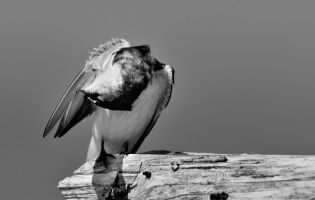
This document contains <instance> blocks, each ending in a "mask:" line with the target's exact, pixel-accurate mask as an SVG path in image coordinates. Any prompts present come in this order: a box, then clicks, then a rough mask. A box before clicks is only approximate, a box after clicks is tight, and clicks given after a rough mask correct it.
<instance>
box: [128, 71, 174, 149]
mask: <svg viewBox="0 0 315 200" xmlns="http://www.w3.org/2000/svg"><path fill="white" fill-rule="evenodd" d="M156 73H158V75H160V76H164V78H165V79H166V80H167V81H168V82H167V85H166V88H165V91H164V95H163V96H162V97H161V99H160V101H159V103H158V104H157V106H156V109H155V112H154V114H153V116H152V118H151V120H150V121H149V123H148V125H147V126H146V128H145V129H144V131H143V133H142V135H141V136H140V138H139V139H138V141H137V142H136V144H135V145H134V147H132V149H131V151H130V153H136V152H137V151H138V149H139V147H140V145H141V144H142V142H143V141H144V139H145V138H146V137H147V136H148V134H149V133H150V131H151V130H152V128H153V126H154V125H155V123H156V121H157V120H158V118H159V117H160V114H161V112H162V110H163V109H164V108H166V106H167V105H168V103H169V101H170V99H171V95H172V89H173V84H174V73H175V71H174V69H173V68H172V67H171V66H169V65H165V66H164V68H163V69H162V70H160V71H158V72H156Z"/></svg>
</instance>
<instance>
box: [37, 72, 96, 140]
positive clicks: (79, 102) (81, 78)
mask: <svg viewBox="0 0 315 200" xmlns="http://www.w3.org/2000/svg"><path fill="white" fill-rule="evenodd" d="M94 77H95V73H94V72H92V71H89V72H87V71H85V70H84V71H82V72H80V73H79V74H78V75H77V77H76V78H75V79H74V80H73V82H72V83H71V85H70V86H69V88H68V89H67V91H66V92H65V93H64V95H63V96H62V98H61V100H60V101H59V103H58V105H57V106H56V108H55V110H54V112H53V114H52V115H51V117H50V119H49V121H48V123H47V125H46V128H45V131H44V135H43V136H44V137H45V136H46V135H48V133H49V132H50V131H51V130H52V129H53V127H54V126H55V125H56V123H57V122H58V121H59V120H60V118H62V121H61V122H60V125H59V128H58V131H57V134H56V136H59V135H61V134H64V133H63V132H64V130H65V126H66V125H67V124H69V121H71V118H73V117H74V116H75V114H76V113H77V111H78V110H80V107H81V106H83V107H84V108H85V110H87V109H89V108H90V109H91V108H92V105H91V104H90V103H88V102H87V101H88V100H86V99H84V96H83V94H80V92H79V90H80V89H81V88H82V87H83V86H84V85H86V84H87V83H89V82H91V81H92V80H93V79H94ZM87 106H89V108H88V107H87Z"/></svg>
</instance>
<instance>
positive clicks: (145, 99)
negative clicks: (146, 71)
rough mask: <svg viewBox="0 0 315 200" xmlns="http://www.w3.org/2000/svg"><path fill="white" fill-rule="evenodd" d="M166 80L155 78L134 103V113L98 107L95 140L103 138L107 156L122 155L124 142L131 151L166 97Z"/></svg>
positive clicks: (94, 130) (132, 111)
mask: <svg viewBox="0 0 315 200" xmlns="http://www.w3.org/2000/svg"><path fill="white" fill-rule="evenodd" d="M165 88H166V84H165V81H163V80H161V79H159V78H153V79H152V81H151V82H150V83H149V84H148V86H147V87H146V88H145V89H144V90H143V91H142V92H141V94H140V95H139V97H138V98H137V99H136V100H135V101H134V103H133V105H132V109H131V111H116V110H109V109H105V108H101V107H99V108H98V109H97V111H96V113H95V121H94V126H93V137H96V139H97V140H98V141H101V139H104V148H105V151H106V152H107V153H121V151H123V149H122V148H123V147H124V145H125V143H127V144H128V150H129V151H130V150H131V149H132V147H133V145H135V143H136V142H137V140H138V139H139V137H140V136H141V135H142V134H143V132H144V130H145V129H146V127H147V125H148V124H149V122H150V120H151V119H152V117H153V115H154V114H155V113H156V112H155V111H156V108H157V105H158V103H159V101H160V100H161V97H162V96H163V94H164V91H165Z"/></svg>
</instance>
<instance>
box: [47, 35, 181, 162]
mask: <svg viewBox="0 0 315 200" xmlns="http://www.w3.org/2000/svg"><path fill="white" fill-rule="evenodd" d="M174 74H175V71H174V69H173V68H172V67H171V66H170V65H167V64H164V63H162V62H160V61H159V60H157V59H156V58H154V57H152V55H151V50H150V46H149V45H136V46H131V45H130V43H129V42H128V41H127V40H125V39H121V38H113V39H111V40H109V41H107V42H105V43H103V44H101V45H100V46H99V47H97V48H94V49H93V51H92V52H90V56H89V58H88V59H87V60H86V62H85V65H84V67H83V70H82V71H81V72H80V73H79V74H78V75H77V76H76V78H75V79H74V80H73V81H72V83H71V84H70V86H69V87H68V89H67V90H66V92H65V93H64V95H63V96H62V98H61V100H60V101H59V103H58V104H57V106H56V108H55V109H54V111H53V113H52V115H51V117H50V118H49V121H48V123H47V125H46V127H45V130H44V133H43V137H46V136H47V135H48V134H49V133H50V132H52V129H53V128H54V127H55V126H56V124H57V123H58V122H59V125H58V129H57V131H56V132H55V136H54V137H55V138H56V137H62V136H64V135H65V134H66V133H67V132H68V131H69V130H70V129H71V128H72V127H74V126H75V125H76V124H78V123H79V122H80V121H82V120H83V119H85V118H87V117H89V116H91V117H93V120H92V137H91V140H90V144H89V147H88V153H87V156H86V161H90V160H92V159H94V158H95V157H98V156H100V154H101V153H102V152H104V153H105V154H106V155H112V154H132V153H136V152H137V150H138V149H139V147H140V145H141V144H142V142H143V141H144V139H145V138H146V137H147V135H148V134H149V133H150V131H151V129H152V128H153V126H154V125H155V123H156V121H157V119H158V118H159V116H160V115H161V112H162V110H164V109H165V108H166V107H167V105H168V103H169V101H170V98H171V95H172V89H173V85H174Z"/></svg>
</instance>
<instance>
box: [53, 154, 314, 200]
mask: <svg viewBox="0 0 315 200" xmlns="http://www.w3.org/2000/svg"><path fill="white" fill-rule="evenodd" d="M115 156H116V158H111V157H108V158H107V161H106V165H107V168H106V167H105V166H104V162H97V161H96V159H94V160H92V161H90V162H87V163H85V164H84V165H82V166H81V167H80V168H79V169H77V170H76V171H75V172H74V174H73V175H72V176H71V177H68V178H65V179H64V180H62V181H61V182H60V183H59V185H58V188H59V189H60V191H61V193H62V195H63V196H64V198H65V199H73V200H74V199H133V200H140V199H220V200H221V199H313V200H315V156H305V155H304V156H302V155H258V154H238V155H237V154H225V155H221V154H211V153H178V152H168V151H157V152H150V153H149V154H129V155H127V156H124V155H115Z"/></svg>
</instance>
